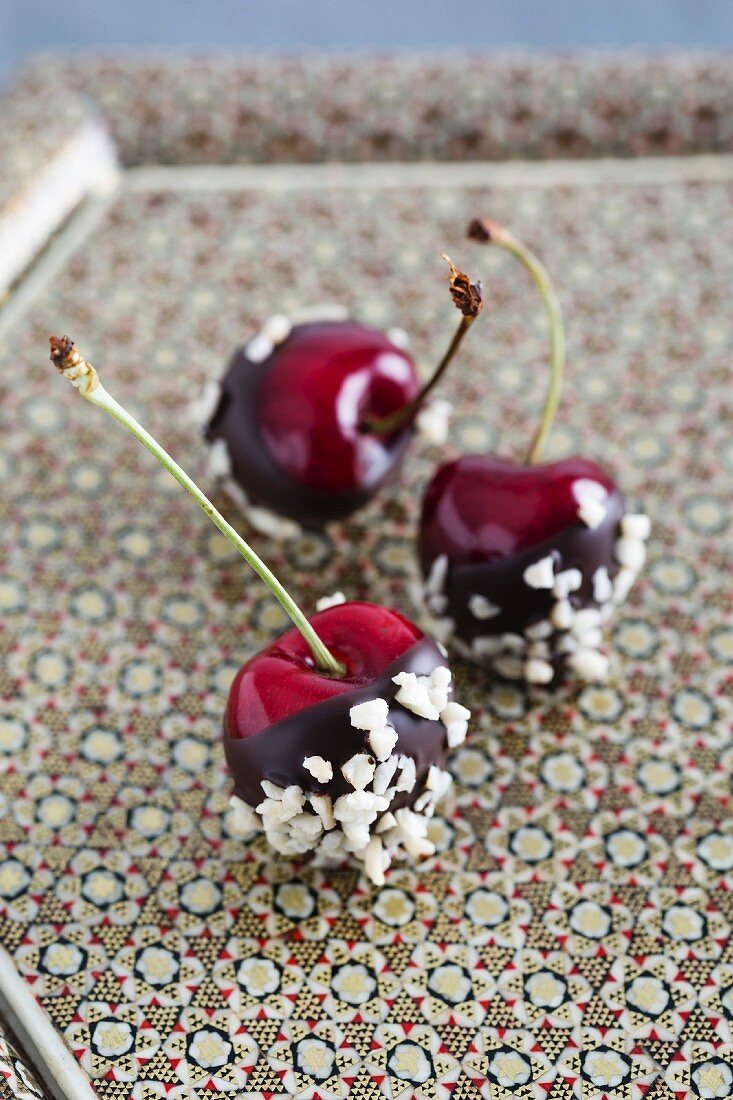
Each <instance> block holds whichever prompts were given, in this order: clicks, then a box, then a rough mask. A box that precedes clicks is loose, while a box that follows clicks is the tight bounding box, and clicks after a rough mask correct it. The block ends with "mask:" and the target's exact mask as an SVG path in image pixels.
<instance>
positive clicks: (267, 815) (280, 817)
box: [257, 798, 301, 829]
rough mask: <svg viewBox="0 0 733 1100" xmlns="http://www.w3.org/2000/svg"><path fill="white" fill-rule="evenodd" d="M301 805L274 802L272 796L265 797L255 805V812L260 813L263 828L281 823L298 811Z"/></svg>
mask: <svg viewBox="0 0 733 1100" xmlns="http://www.w3.org/2000/svg"><path fill="white" fill-rule="evenodd" d="M300 810H301V806H297V805H295V804H294V803H291V802H276V801H275V799H274V798H265V799H264V800H263V801H262V802H260V804H259V806H258V807H257V813H258V814H262V820H263V821H264V824H265V828H266V829H267V828H269V827H270V826H275V825H282V824H284V823H285V822H286V821H289V820H290V818H291V817H295V815H296V814H298V813H300Z"/></svg>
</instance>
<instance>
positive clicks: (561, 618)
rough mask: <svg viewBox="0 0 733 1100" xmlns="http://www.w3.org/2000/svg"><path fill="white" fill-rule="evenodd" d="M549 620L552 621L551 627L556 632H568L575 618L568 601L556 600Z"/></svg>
mask: <svg viewBox="0 0 733 1100" xmlns="http://www.w3.org/2000/svg"><path fill="white" fill-rule="evenodd" d="M550 618H551V619H552V624H553V626H556V627H557V629H558V630H569V629H570V627H571V626H572V625H573V619H574V618H575V613H574V611H573V609H572V607H571V605H570V601H569V600H558V601H557V602H556V603H555V604H554V606H553V608H552V611H551V612H550Z"/></svg>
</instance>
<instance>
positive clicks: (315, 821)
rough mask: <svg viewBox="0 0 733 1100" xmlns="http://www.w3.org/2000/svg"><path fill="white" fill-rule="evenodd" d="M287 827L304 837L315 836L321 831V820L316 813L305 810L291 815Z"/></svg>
mask: <svg viewBox="0 0 733 1100" xmlns="http://www.w3.org/2000/svg"><path fill="white" fill-rule="evenodd" d="M288 828H289V829H290V831H291V832H295V833H302V834H303V835H304V836H306V837H317V836H318V835H319V834H320V833H322V832H323V822H322V821H321V819H320V817H319V816H318V815H317V814H309V813H308V812H307V811H306V812H304V813H302V814H297V815H296V816H295V817H291V819H290V821H289V822H288Z"/></svg>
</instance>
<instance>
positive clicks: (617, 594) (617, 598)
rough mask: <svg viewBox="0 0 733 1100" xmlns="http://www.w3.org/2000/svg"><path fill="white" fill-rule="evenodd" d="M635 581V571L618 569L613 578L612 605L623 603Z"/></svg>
mask: <svg viewBox="0 0 733 1100" xmlns="http://www.w3.org/2000/svg"><path fill="white" fill-rule="evenodd" d="M635 580H636V570H635V569H619V571H618V573H617V574H616V576H615V577H614V578H613V599H614V603H623V602H624V600H625V599H626V597H627V596H628V594H629V592H630V591H631V589H632V588H633V586H634V581H635Z"/></svg>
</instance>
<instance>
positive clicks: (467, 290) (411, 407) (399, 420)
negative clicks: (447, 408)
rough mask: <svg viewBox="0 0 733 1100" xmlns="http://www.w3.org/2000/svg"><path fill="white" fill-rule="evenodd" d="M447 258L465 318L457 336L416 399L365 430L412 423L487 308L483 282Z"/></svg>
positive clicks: (376, 431) (453, 288)
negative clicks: (464, 271)
mask: <svg viewBox="0 0 733 1100" xmlns="http://www.w3.org/2000/svg"><path fill="white" fill-rule="evenodd" d="M443 259H444V260H445V261H446V263H447V264H448V266H449V267H450V274H449V276H448V280H449V283H450V288H449V289H450V293H451V297H452V298H453V303H454V305H455V306H456V308H457V309H459V310H460V311H461V319H460V321H459V322H458V328H457V329H456V331H455V333H454V334H453V339H452V340H451V342H450V344H449V345H448V348H447V350H446V352H445V354H444V356H443V358H442V359H441V360H440V362H439V363H438V365H437V367H436V368H435V370H434V371H433V373H432V375H431V376H430V378H429V379H428V381H427V382H426V383H425V384H424V385H423V386H422V387H421V389H420V391H419V392H418V393H417V394H416V395H415V397H413V399H412V401H408V402H407V404H406V405H403V406H402V407H401V408H399V409H396V410H395V412H393V413H390V414H389V415H388V416H382V417H380V418H379V419H369V420H365V421H364V422H363V424H362V425H361V429H362V431H365V432H372V433H374V434H376V435H389V434H390V433H391V432H395V431H397V429H398V428H401V427H402V425H403V424H407V423H409V422H410V421H411V420H412V419H413V418H414V416H415V414H416V413H417V412H418V411H419V410H420V408H422V406H423V405H424V403H425V399H426V398H427V397H428V395H429V394H430V393H432V391H433V390H434V389H435V387H436V386H437V385H438V382H440V380H441V378H442V377H443V375H444V374H445V372H446V370H447V369H448V367H449V365H450V363H451V361H452V360H453V358H454V356H455V354H456V352H457V351H458V349H459V347H460V346H461V343H462V342H463V337H464V336H465V335H466V333H467V332H468V330H469V329H470V327H471V325H472V324H473V322H474V321H475V320H476V318H477V317H478V315H479V313H480V312H481V310H482V309H483V305H484V300H483V293H482V290H481V283H480V282H475V283H473V282H471V280H470V279H469V277H468V275H464V274H463V272H462V271H459V270H458V268H457V267H456V266H455V264H454V263H452V261H451V260H450V259H449V258H448V257H447V256H443Z"/></svg>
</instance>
